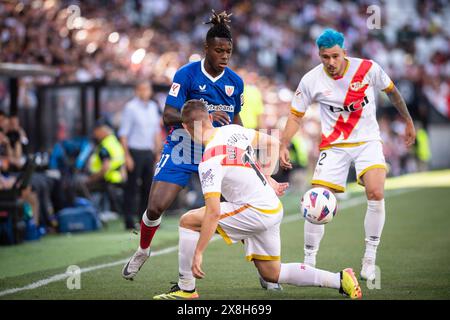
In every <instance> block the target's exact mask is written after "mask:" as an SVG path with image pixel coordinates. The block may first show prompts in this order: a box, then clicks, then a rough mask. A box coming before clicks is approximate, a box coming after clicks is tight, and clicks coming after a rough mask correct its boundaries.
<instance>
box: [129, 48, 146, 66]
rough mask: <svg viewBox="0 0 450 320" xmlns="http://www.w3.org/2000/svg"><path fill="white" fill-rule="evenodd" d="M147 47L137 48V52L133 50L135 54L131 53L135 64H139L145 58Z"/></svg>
mask: <svg viewBox="0 0 450 320" xmlns="http://www.w3.org/2000/svg"><path fill="white" fill-rule="evenodd" d="M145 54H146V52H145V49H142V48H140V49H137V50H136V51H135V52H133V54H132V55H131V62H132V63H133V64H139V63H141V62H142V60H144V57H145Z"/></svg>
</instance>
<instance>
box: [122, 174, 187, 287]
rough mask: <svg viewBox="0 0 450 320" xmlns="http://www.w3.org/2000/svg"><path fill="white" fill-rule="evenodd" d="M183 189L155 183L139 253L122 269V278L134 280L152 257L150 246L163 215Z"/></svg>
mask: <svg viewBox="0 0 450 320" xmlns="http://www.w3.org/2000/svg"><path fill="white" fill-rule="evenodd" d="M181 189H182V187H181V186H179V185H177V184H173V183H168V182H163V181H154V182H153V184H152V188H151V190H150V195H149V199H148V206H147V210H146V211H145V212H144V214H143V215H142V221H141V239H140V244H139V247H138V249H137V251H136V252H135V253H134V254H133V256H132V257H131V258H130V260H129V261H128V262H127V264H125V266H124V267H123V269H122V277H123V278H125V279H127V280H132V279H133V278H134V277H135V276H136V274H137V273H138V272H139V270H140V269H141V268H142V266H143V265H144V263H145V261H147V259H148V258H149V256H150V244H151V242H152V239H153V236H154V235H155V233H156V230H158V228H159V225H160V224H161V215H162V213H163V212H164V211H165V210H166V209H167V208H168V207H169V206H170V205H171V204H172V202H173V201H174V200H175V198H176V197H177V195H178V192H180V190H181Z"/></svg>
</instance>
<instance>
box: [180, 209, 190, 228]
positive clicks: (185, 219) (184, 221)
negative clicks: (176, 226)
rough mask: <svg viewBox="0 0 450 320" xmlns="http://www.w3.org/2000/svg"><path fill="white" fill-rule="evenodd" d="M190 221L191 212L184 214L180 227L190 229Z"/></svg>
mask: <svg viewBox="0 0 450 320" xmlns="http://www.w3.org/2000/svg"><path fill="white" fill-rule="evenodd" d="M189 220H190V218H189V212H188V213H185V214H183V215H182V216H181V218H180V227H182V228H189V226H190V223H189Z"/></svg>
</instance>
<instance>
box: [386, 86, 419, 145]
mask: <svg viewBox="0 0 450 320" xmlns="http://www.w3.org/2000/svg"><path fill="white" fill-rule="evenodd" d="M387 95H388V97H389V100H390V101H391V103H392V104H393V105H394V107H395V108H396V109H397V111H398V112H399V113H400V115H401V116H402V117H403V119H405V121H406V127H405V137H404V139H405V144H406V146H407V147H409V146H411V145H412V144H413V143H414V141H415V140H416V129H415V128H414V123H413V120H412V118H411V115H410V114H409V111H408V107H407V106H406V103H405V100H404V99H403V97H402V95H401V94H400V91H399V90H398V88H397V87H396V86H394V87H393V89H392V90H391V91H390V92H387Z"/></svg>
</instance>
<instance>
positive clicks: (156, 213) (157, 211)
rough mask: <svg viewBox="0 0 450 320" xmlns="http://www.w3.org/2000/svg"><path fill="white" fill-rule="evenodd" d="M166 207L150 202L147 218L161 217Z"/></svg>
mask: <svg viewBox="0 0 450 320" xmlns="http://www.w3.org/2000/svg"><path fill="white" fill-rule="evenodd" d="M164 209H165V208H164V207H163V206H162V205H160V204H158V203H150V204H149V205H148V207H147V218H148V219H149V220H156V219H159V217H161V215H162V213H163V212H164Z"/></svg>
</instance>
